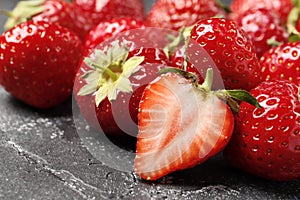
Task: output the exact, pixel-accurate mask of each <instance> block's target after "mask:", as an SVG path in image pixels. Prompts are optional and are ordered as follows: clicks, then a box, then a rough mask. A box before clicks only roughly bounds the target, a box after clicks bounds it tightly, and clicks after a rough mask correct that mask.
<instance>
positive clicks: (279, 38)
mask: <svg viewBox="0 0 300 200" xmlns="http://www.w3.org/2000/svg"><path fill="white" fill-rule="evenodd" d="M236 22H237V24H238V25H239V26H240V27H241V28H243V30H244V31H245V32H246V33H247V35H248V36H249V37H250V39H251V40H252V43H253V45H254V47H255V50H256V53H257V55H258V57H261V56H262V55H263V54H264V52H266V51H267V50H268V49H270V48H271V45H269V44H268V40H270V39H271V40H273V41H276V42H279V43H285V42H287V40H288V33H287V30H286V29H285V28H284V27H283V25H282V24H281V22H280V19H279V17H278V16H277V15H275V14H274V13H272V12H270V11H269V10H268V9H265V8H260V9H250V10H247V11H246V12H244V13H243V14H241V15H240V16H239V17H238V18H237V19H236Z"/></svg>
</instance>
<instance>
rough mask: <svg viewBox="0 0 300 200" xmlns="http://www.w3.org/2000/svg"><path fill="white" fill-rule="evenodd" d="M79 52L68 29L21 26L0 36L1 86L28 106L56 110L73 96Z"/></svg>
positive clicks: (32, 24) (79, 46) (41, 24)
mask: <svg viewBox="0 0 300 200" xmlns="http://www.w3.org/2000/svg"><path fill="white" fill-rule="evenodd" d="M82 50H83V48H82V43H81V41H80V39H79V38H78V36H77V35H75V34H74V33H73V32H70V31H69V30H68V29H65V28H63V27H61V26H57V25H55V24H49V23H48V22H44V21H38V22H35V21H27V22H23V23H21V24H19V25H17V26H15V27H13V28H12V29H10V30H9V31H7V32H4V33H3V34H2V35H1V36H0V84H1V85H2V86H3V87H4V88H5V89H6V90H7V91H8V92H10V93H11V94H12V95H13V96H15V97H16V98H18V99H20V100H21V101H23V102H25V103H27V104H29V105H31V106H34V107H37V108H50V107H53V106H56V105H58V104H59V103H61V102H63V101H64V100H66V98H68V97H69V96H70V95H71V93H72V87H73V80H74V77H75V71H76V70H75V69H76V66H77V64H78V61H79V59H80V56H81V53H82Z"/></svg>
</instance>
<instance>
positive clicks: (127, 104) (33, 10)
mask: <svg viewBox="0 0 300 200" xmlns="http://www.w3.org/2000/svg"><path fill="white" fill-rule="evenodd" d="M2 12H3V13H6V14H7V15H8V16H9V19H8V21H7V23H6V24H5V27H6V29H7V31H6V32H4V33H3V34H2V35H1V36H0V84H1V85H2V86H3V87H4V88H5V89H6V90H7V91H8V92H9V93H11V95H13V96H14V97H16V98H17V99H19V100H21V101H23V102H25V103H26V104H28V105H30V106H32V107H35V108H40V109H51V108H53V107H54V106H57V105H59V104H61V103H62V102H64V101H65V100H66V99H67V98H68V97H70V96H71V95H72V93H73V95H74V98H75V100H76V102H77V105H78V107H79V109H80V112H81V114H82V116H83V117H84V118H85V120H86V121H87V123H88V124H89V125H90V126H91V127H93V128H94V129H95V130H96V131H98V132H99V134H106V135H107V136H109V137H114V138H116V139H119V140H121V141H122V140H132V138H134V139H136V157H135V160H134V170H135V172H136V173H137V174H138V175H139V176H140V177H141V178H142V179H146V180H157V179H159V178H161V177H163V176H165V175H167V174H170V173H172V172H175V171H177V170H183V169H187V168H191V167H194V166H195V165H198V164H201V163H203V162H205V161H207V160H208V159H209V158H211V157H213V156H214V155H216V154H218V153H220V152H223V154H224V158H225V159H226V160H227V161H228V163H229V164H231V165H232V166H235V167H237V168H239V169H241V170H243V171H246V172H248V173H251V174H253V175H256V176H260V177H263V178H266V179H271V180H280V181H286V180H292V179H298V178H300V33H299V31H300V28H299V27H300V26H299V24H300V1H292V0H263V1H262V0H233V1H232V3H231V5H230V6H229V7H225V6H224V5H222V4H221V3H220V2H219V1H215V0H157V1H156V2H155V3H154V5H153V7H152V8H151V9H150V11H149V13H148V14H147V15H145V14H144V8H143V2H142V0H105V1H103V0H102V1H101V0H74V1H72V2H67V1H63V0H27V1H21V2H20V3H19V4H18V5H17V6H16V8H15V9H14V10H13V11H11V12H10V11H2ZM223 150H224V151H223Z"/></svg>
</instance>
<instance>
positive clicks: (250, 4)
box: [230, 0, 293, 23]
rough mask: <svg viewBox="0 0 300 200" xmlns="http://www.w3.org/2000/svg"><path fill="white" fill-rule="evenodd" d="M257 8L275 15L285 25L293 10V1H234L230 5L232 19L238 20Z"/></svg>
mask: <svg viewBox="0 0 300 200" xmlns="http://www.w3.org/2000/svg"><path fill="white" fill-rule="evenodd" d="M257 8H265V9H267V10H269V12H270V13H275V14H276V15H278V16H279V18H280V19H281V20H282V22H283V23H286V22H287V17H288V14H289V12H290V11H291V9H292V8H293V0H233V1H232V3H231V4H230V9H231V11H232V13H231V15H230V17H231V19H233V20H236V19H237V18H238V17H239V16H240V15H241V14H243V13H244V12H246V11H247V10H249V9H257Z"/></svg>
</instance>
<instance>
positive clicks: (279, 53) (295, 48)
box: [260, 42, 300, 85]
mask: <svg viewBox="0 0 300 200" xmlns="http://www.w3.org/2000/svg"><path fill="white" fill-rule="evenodd" d="M299 56H300V42H289V43H285V44H283V45H280V46H278V47H273V48H272V49H270V50H269V51H267V52H266V53H265V54H264V55H263V56H262V57H261V59H260V65H261V74H262V76H263V77H264V79H265V80H290V81H292V82H293V83H295V84H296V85H299V84H300V60H299Z"/></svg>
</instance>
